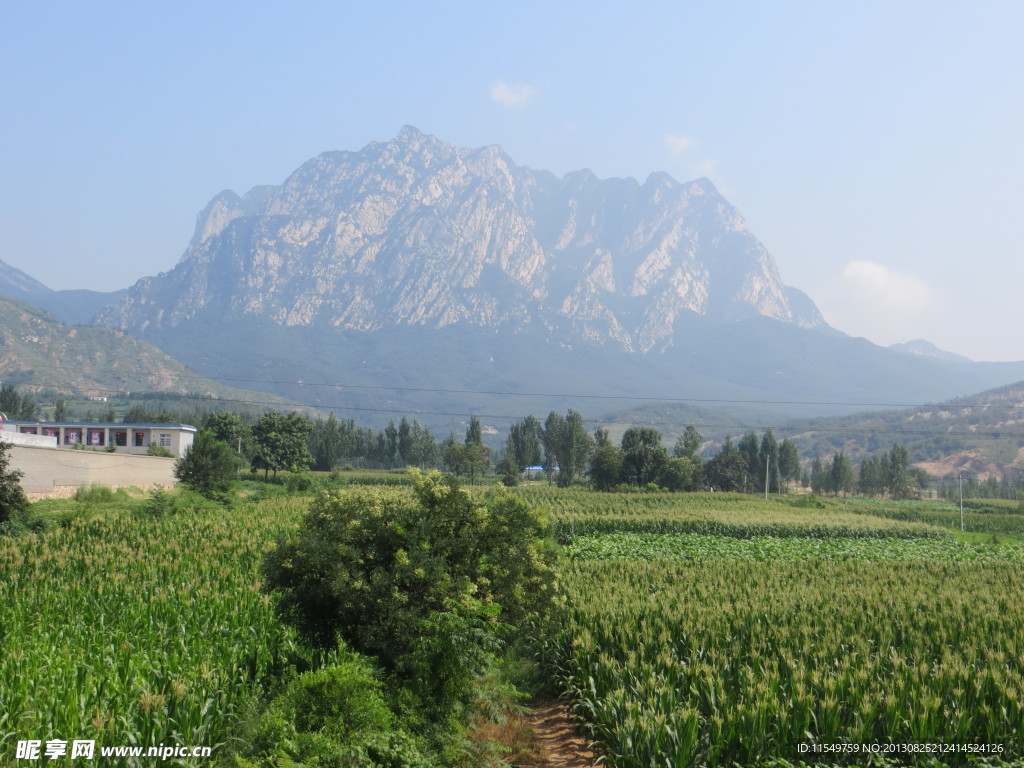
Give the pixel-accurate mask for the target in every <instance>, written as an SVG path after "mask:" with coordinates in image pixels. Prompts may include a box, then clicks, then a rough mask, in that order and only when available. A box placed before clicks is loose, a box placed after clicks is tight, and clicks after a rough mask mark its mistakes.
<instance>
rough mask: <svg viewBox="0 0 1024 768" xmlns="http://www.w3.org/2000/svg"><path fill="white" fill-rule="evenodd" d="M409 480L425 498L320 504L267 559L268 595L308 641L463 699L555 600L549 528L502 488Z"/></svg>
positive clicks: (338, 498) (372, 496)
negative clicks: (510, 629) (508, 634)
mask: <svg viewBox="0 0 1024 768" xmlns="http://www.w3.org/2000/svg"><path fill="white" fill-rule="evenodd" d="M409 474H410V478H411V480H412V484H413V491H414V499H409V498H408V497H406V496H404V495H400V494H395V493H387V492H381V491H378V490H375V489H374V490H362V489H361V490H354V491H339V492H334V493H330V494H324V495H322V496H321V497H319V498H318V499H317V500H316V501H314V502H313V504H312V506H311V508H310V510H309V512H308V513H307V514H306V516H305V518H304V519H303V521H302V524H301V526H300V527H299V530H298V531H297V532H294V533H291V534H290V535H289V536H288V537H287V538H282V539H281V540H279V541H278V544H277V546H276V547H275V548H274V549H273V550H272V551H271V552H269V553H268V554H267V555H266V556H265V558H264V561H263V567H262V570H263V575H264V579H265V583H266V586H265V589H266V590H267V591H276V592H278V593H279V594H280V596H281V598H280V601H279V602H278V612H279V615H280V616H281V618H282V619H283V620H284V621H286V622H287V623H289V624H291V625H293V626H295V627H296V628H297V629H298V630H299V632H300V633H301V634H302V635H303V637H304V638H305V639H306V640H307V641H309V642H312V643H314V644H316V645H319V646H322V647H333V646H334V645H335V644H336V642H337V641H338V639H339V638H341V639H342V640H344V641H345V643H346V644H347V645H349V646H350V647H352V648H354V649H356V650H358V651H360V652H362V653H366V654H370V655H373V656H375V657H377V659H378V661H379V662H380V664H382V665H383V666H384V667H385V668H386V669H388V670H390V671H392V672H394V673H395V674H396V675H398V676H399V677H400V678H402V679H405V680H408V681H411V682H412V684H414V685H416V686H419V687H420V688H419V689H420V691H421V694H422V695H423V696H424V697H425V698H429V697H434V698H435V699H436V700H438V701H445V702H451V701H457V700H460V699H462V698H464V697H466V696H468V693H469V690H470V689H471V684H472V679H473V676H474V675H476V674H477V673H478V672H479V671H480V670H481V666H482V665H483V664H484V663H485V662H486V661H487V655H488V651H489V649H492V648H493V647H494V644H495V641H496V638H497V637H498V636H499V635H500V634H501V633H502V627H503V626H508V625H512V626H519V625H521V624H522V623H523V622H526V621H527V620H529V619H531V618H536V617H538V616H541V615H544V614H546V613H547V611H548V610H549V608H550V607H551V606H552V605H553V601H554V599H555V595H556V590H555V585H554V569H553V559H552V554H551V553H550V551H549V550H548V548H547V546H546V545H545V543H544V540H543V534H544V532H545V529H546V525H547V521H546V519H545V517H544V516H543V514H542V513H541V512H540V511H538V510H533V509H530V508H529V507H527V506H526V504H525V503H524V502H523V501H522V500H521V499H519V498H517V497H515V496H513V495H512V494H511V493H509V492H507V491H505V489H504V488H502V487H501V486H497V487H496V488H495V489H494V490H492V491H490V492H488V493H487V494H486V495H484V496H483V497H480V496H478V495H471V494H469V493H467V492H466V491H465V490H464V489H463V488H461V487H460V486H459V484H458V482H457V481H456V480H455V479H454V478H453V477H451V476H444V477H443V476H442V475H441V474H440V473H439V472H436V471H432V472H429V473H421V472H420V471H419V470H415V469H412V470H410V472H409ZM424 687H427V688H428V689H429V690H423V688H424Z"/></svg>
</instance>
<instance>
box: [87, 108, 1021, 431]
mask: <svg viewBox="0 0 1024 768" xmlns="http://www.w3.org/2000/svg"><path fill="white" fill-rule="evenodd" d="M96 322H97V323H99V324H102V325H107V326H110V327H113V328H117V329H119V330H121V331H124V332H127V333H131V334H134V335H136V336H139V337H141V338H144V339H146V340H147V341H150V342H152V343H154V344H156V345H158V346H159V347H161V348H162V349H164V350H166V351H168V352H169V353H171V354H173V355H174V356H175V357H177V358H179V359H181V360H183V361H185V362H186V363H188V364H189V365H190V366H192V367H193V368H195V369H197V370H199V371H201V372H203V373H204V374H206V375H208V376H214V377H216V378H218V379H231V380H245V382H246V384H245V386H252V387H259V388H261V389H265V390H267V391H273V392H276V393H278V394H280V395H282V396H287V397H290V398H293V399H296V400H299V401H301V402H307V403H313V404H316V405H318V406H320V407H323V408H332V409H338V410H348V411H360V412H362V413H363V414H370V415H371V416H374V417H376V418H379V419H382V420H385V421H386V420H387V419H388V418H391V417H394V416H397V415H400V414H402V413H409V414H410V415H412V414H413V413H417V414H420V415H421V416H423V417H424V418H423V420H427V419H426V417H427V416H433V417H436V419H437V420H445V419H450V418H451V417H453V416H456V415H459V414H462V415H464V414H466V413H468V412H470V411H476V412H478V413H489V414H493V415H494V416H495V417H496V418H501V417H509V418H519V417H521V416H523V415H525V414H527V413H538V412H539V413H545V412H547V410H549V409H551V408H564V407H577V408H580V409H581V410H585V411H586V412H589V413H591V414H596V413H599V412H601V411H605V410H608V408H609V407H614V406H615V405H621V404H623V402H625V401H622V400H621V399H622V398H628V399H635V400H640V399H643V398H650V397H689V398H694V399H716V400H717V401H719V402H721V401H759V407H760V408H761V412H771V413H776V414H777V413H783V412H785V413H789V414H791V415H792V414H796V413H800V414H808V413H827V412H837V411H850V410H854V409H856V408H857V407H858V406H851V405H850V403H873V402H892V401H893V400H894V399H895V400H896V401H897V402H924V401H927V400H935V399H940V398H944V397H950V396H954V395H957V394H961V393H964V392H971V391H979V390H981V389H984V388H987V387H990V386H993V385H995V384H1002V383H1006V382H1007V381H1010V380H1012V377H1011V376H1010V375H1009V374H1008V371H1007V370H1006V369H1005V368H1004V367H1000V366H996V367H990V368H986V369H984V370H980V369H976V368H975V367H974V366H962V365H954V364H952V363H950V362H948V361H944V360H936V359H924V358H920V357H914V356H911V355H905V354H898V353H896V352H893V351H890V350H885V349H883V348H881V347H877V346H875V345H872V344H869V343H868V342H865V341H863V340H858V339H850V338H848V337H846V336H845V335H844V334H841V333H840V332H838V331H836V330H834V329H831V328H829V327H828V326H827V325H826V324H825V322H824V320H823V319H822V317H821V315H820V313H819V312H818V310H817V308H816V307H815V306H814V303H813V302H812V301H811V300H810V299H809V298H808V297H807V296H806V295H805V294H803V293H801V292H800V291H798V290H796V289H794V288H790V287H787V286H786V285H784V284H783V282H782V280H781V278H780V275H779V272H778V268H777V266H776V264H775V261H774V259H773V258H772V256H771V254H769V253H768V252H767V250H766V249H765V248H764V246H763V245H762V244H761V243H760V242H759V241H758V240H757V238H756V237H755V236H754V234H753V233H752V232H751V231H750V229H749V228H748V227H747V225H746V223H745V222H744V220H743V218H742V216H741V215H740V214H739V212H738V211H737V210H736V209H735V208H734V207H733V206H732V205H731V204H730V203H729V202H728V201H727V200H725V198H723V197H722V195H721V194H720V193H719V192H718V191H717V190H716V189H715V187H714V185H712V184H711V182H709V181H708V180H706V179H698V180H696V181H692V182H688V183H680V182H677V181H675V180H674V179H672V178H671V177H670V176H668V175H667V174H664V173H655V174H652V175H651V176H650V177H648V178H647V180H646V181H644V182H643V183H640V182H638V181H636V180H634V179H598V178H597V177H596V176H594V174H592V173H591V172H590V171H586V170H584V171H578V172H574V173H570V174H568V175H566V176H564V177H562V178H559V177H556V176H554V175H553V174H551V173H548V172H545V171H533V170H531V169H529V168H525V167H522V166H517V165H515V164H514V163H513V162H512V160H511V159H510V158H509V157H508V156H507V155H505V154H504V152H502V150H501V149H500V148H498V147H496V146H491V147H484V148H479V149H469V148H462V147H455V146H451V145H449V144H446V143H444V142H442V141H440V140H438V139H436V138H434V137H431V136H427V135H425V134H423V133H421V132H419V131H418V130H416V129H415V128H411V127H406V128H404V129H402V131H401V132H400V133H399V134H398V136H396V137H395V138H394V139H393V140H391V141H389V142H374V143H371V144H369V145H367V146H366V147H364V148H363V149H361V150H359V151H354V152H328V153H325V154H322V155H320V156H318V157H316V158H314V159H312V160H310V161H309V162H307V163H305V164H304V165H303V166H302V167H300V168H299V169H298V170H296V171H295V172H294V173H293V174H292V175H291V176H290V177H289V178H288V179H286V180H285V182H284V183H283V184H281V185H279V186H261V187H256V188H254V189H252V190H250V191H249V192H247V193H246V194H244V195H238V194H236V193H234V192H231V191H225V192H222V193H221V194H219V195H217V196H216V197H215V198H214V199H213V200H212V201H210V203H209V204H208V205H207V206H206V208H205V209H204V210H203V211H202V212H201V213H200V215H199V217H198V221H197V225H196V229H195V232H194V235H193V237H192V239H191V242H190V243H189V245H188V248H187V249H186V251H185V253H184V255H183V257H182V259H181V261H180V262H179V263H178V265H177V266H175V267H174V269H172V270H170V271H169V272H166V273H163V274H160V275H157V276H154V277H148V278H145V279H143V280H140V281H139V282H137V283H136V284H135V285H134V286H132V287H131V288H130V289H128V291H127V292H126V293H125V294H124V296H123V297H121V298H120V299H119V300H117V301H115V302H113V303H112V304H110V305H109V306H108V307H106V308H105V309H104V310H103V311H102V312H101V313H100V314H99V315H98V316H97V318H96ZM524 393H525V394H524ZM587 398H593V399H589V400H588V399H587ZM597 398H619V399H620V401H619V402H618V403H611V402H610V401H609V402H602V401H600V400H599V399H597ZM598 409H600V410H598Z"/></svg>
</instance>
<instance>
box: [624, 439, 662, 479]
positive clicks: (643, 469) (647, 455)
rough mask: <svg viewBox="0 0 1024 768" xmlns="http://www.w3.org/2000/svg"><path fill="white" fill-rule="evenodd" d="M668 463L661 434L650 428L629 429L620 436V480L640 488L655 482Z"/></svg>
mask: <svg viewBox="0 0 1024 768" xmlns="http://www.w3.org/2000/svg"><path fill="white" fill-rule="evenodd" d="M667 463H668V451H666V450H665V449H664V448H663V447H662V445H661V433H660V432H659V431H658V430H656V429H653V428H651V427H631V428H630V429H627V430H626V432H625V434H623V435H622V480H623V481H624V482H626V483H629V484H630V485H638V486H640V487H641V488H642V487H644V486H646V485H648V484H649V483H653V482H655V481H657V479H658V477H659V476H660V475H661V473H662V471H663V470H664V469H665V465H666V464H667Z"/></svg>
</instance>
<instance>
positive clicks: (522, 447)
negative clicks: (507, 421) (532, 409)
mask: <svg viewBox="0 0 1024 768" xmlns="http://www.w3.org/2000/svg"><path fill="white" fill-rule="evenodd" d="M543 439H544V427H543V426H542V425H541V423H540V422H539V421H538V420H537V418H536V417H534V416H527V417H526V418H525V419H523V420H522V421H517V422H516V423H515V424H513V425H512V427H511V428H510V429H509V433H508V440H506V441H505V455H506V456H507V457H509V461H510V466H513V465H514V466H515V467H516V471H517V472H522V471H523V470H524V469H526V468H527V467H536V466H540V464H541V462H542V461H543V460H544V449H543Z"/></svg>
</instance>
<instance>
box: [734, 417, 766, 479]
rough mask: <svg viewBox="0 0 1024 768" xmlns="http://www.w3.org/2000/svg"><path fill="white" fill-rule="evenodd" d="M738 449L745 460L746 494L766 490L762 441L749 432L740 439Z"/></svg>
mask: <svg viewBox="0 0 1024 768" xmlns="http://www.w3.org/2000/svg"><path fill="white" fill-rule="evenodd" d="M736 449H737V450H738V451H739V452H740V456H742V458H743V487H742V488H741V489H740V490H742V491H743V492H744V493H752V492H757V491H761V490H763V489H764V463H763V461H762V460H761V441H760V440H758V439H757V435H755V434H754V433H753V432H748V433H747V434H745V435H744V436H743V437H741V438H740V441H739V443H737V444H736Z"/></svg>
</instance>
